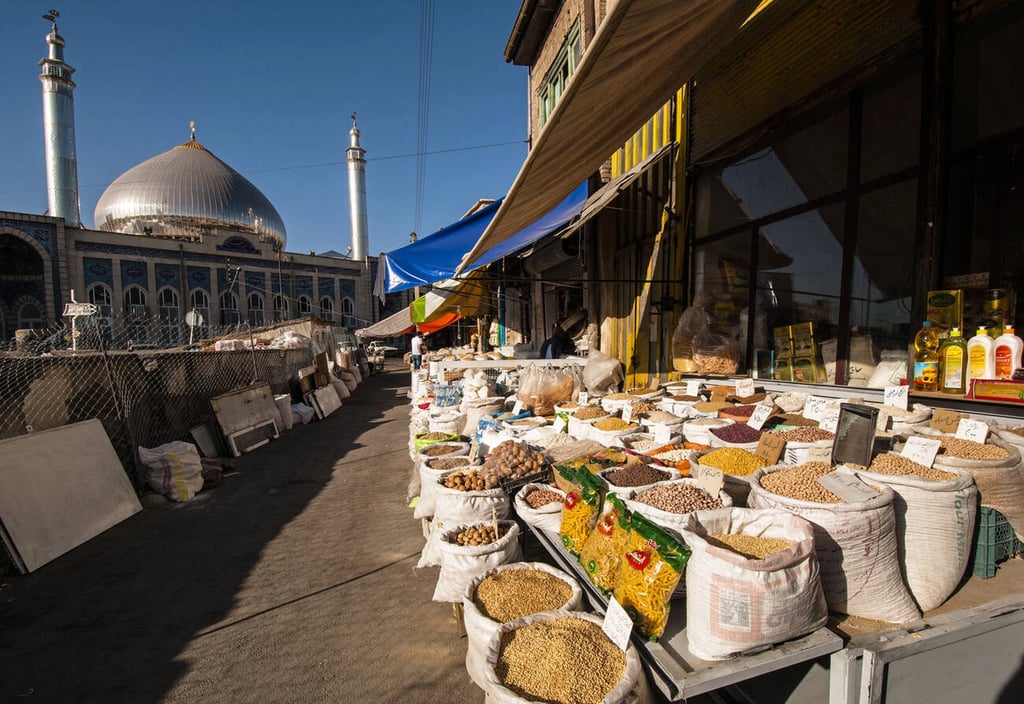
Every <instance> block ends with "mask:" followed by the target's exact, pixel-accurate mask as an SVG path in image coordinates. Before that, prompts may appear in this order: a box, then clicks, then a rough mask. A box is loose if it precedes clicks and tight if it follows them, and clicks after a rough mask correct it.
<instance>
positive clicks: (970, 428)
mask: <svg viewBox="0 0 1024 704" xmlns="http://www.w3.org/2000/svg"><path fill="white" fill-rule="evenodd" d="M988 430H989V428H988V424H987V423H982V422H981V421H980V420H970V419H969V418H961V419H960V422H959V423H958V424H957V426H956V437H958V438H960V439H961V440H971V441H972V442H979V443H984V442H985V438H987V437H988Z"/></svg>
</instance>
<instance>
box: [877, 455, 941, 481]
mask: <svg viewBox="0 0 1024 704" xmlns="http://www.w3.org/2000/svg"><path fill="white" fill-rule="evenodd" d="M868 471H869V472H877V473H878V474H914V475H917V476H919V477H921V479H929V480H931V481H933V482H948V481H952V480H954V479H956V476H957V475H955V474H953V473H952V472H943V471H942V470H941V469H935V468H933V467H926V466H924V465H923V464H919V463H917V462H914V461H913V460H911V459H907V458H906V457H904V456H903V455H900V454H898V453H896V452H883V453H882V454H880V455H878V456H877V457H875V459H873V460H872V461H871V466H870V467H868Z"/></svg>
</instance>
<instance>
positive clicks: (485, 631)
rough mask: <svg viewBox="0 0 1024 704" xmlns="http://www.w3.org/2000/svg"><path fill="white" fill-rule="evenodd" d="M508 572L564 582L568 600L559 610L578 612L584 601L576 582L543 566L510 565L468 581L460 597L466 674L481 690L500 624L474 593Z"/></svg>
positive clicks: (532, 564) (536, 563)
mask: <svg viewBox="0 0 1024 704" xmlns="http://www.w3.org/2000/svg"><path fill="white" fill-rule="evenodd" d="M509 570H535V571H537V572H545V573H547V574H549V575H551V576H552V577H556V578H558V579H561V580H562V581H564V582H565V583H566V584H567V585H569V598H568V599H566V600H565V603H564V604H561V605H560V606H559V607H558V608H561V609H567V610H570V611H575V610H577V609H579V608H580V604H581V602H582V601H583V590H582V589H581V588H580V585H579V582H577V581H576V580H575V579H573V578H572V577H570V576H569V575H567V574H566V573H565V572H563V571H562V570H560V569H557V568H555V567H552V566H551V565H548V564H545V563H543V562H511V563H507V564H504V565H501V566H499V567H495V568H493V569H489V570H487V571H486V572H482V573H480V574H478V575H477V576H476V577H474V578H473V579H472V580H470V582H469V586H468V587H466V591H465V593H464V594H463V595H462V606H463V611H462V613H463V622H464V623H465V626H466V641H467V646H468V647H467V650H466V671H467V672H469V677H470V679H472V680H473V681H474V682H476V684H477V685H478V686H480V687H484V686H485V685H486V681H485V678H484V672H483V671H484V657H485V656H486V654H487V643H488V642H489V641H490V639H491V636H492V635H494V632H495V631H496V630H498V626H500V625H501V622H499V621H495V620H494V619H492V618H490V617H489V616H487V615H486V614H484V613H483V612H482V611H481V610H480V609H479V608H478V607H477V605H476V600H475V599H476V589H477V587H478V586H480V582H482V581H484V579H486V578H487V577H490V576H492V575H496V574H501V573H503V572H508V571H509Z"/></svg>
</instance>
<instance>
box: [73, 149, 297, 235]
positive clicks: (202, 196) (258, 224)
mask: <svg viewBox="0 0 1024 704" xmlns="http://www.w3.org/2000/svg"><path fill="white" fill-rule="evenodd" d="M93 222H94V223H95V225H96V229H98V230H103V231H105V232H121V233H126V234H134V235H156V236H164V237H188V238H198V237H202V236H204V235H215V234H218V232H220V231H231V232H242V233H248V234H250V235H256V236H258V237H259V238H260V239H270V240H272V241H274V242H275V245H276V246H277V247H279V248H280V249H282V250H283V249H284V246H285V242H286V235H285V230H284V222H282V220H281V216H280V215H279V214H278V212H277V209H276V208H274V206H273V205H272V204H271V202H270V201H269V200H267V197H266V196H265V195H263V193H261V192H260V190H259V189H258V188H256V186H254V185H252V183H250V182H249V181H248V180H247V179H246V178H245V177H244V176H242V175H241V174H239V173H238V172H237V171H235V170H234V169H232V168H231V167H230V166H228V165H227V164H225V163H224V162H223V161H221V160H220V159H218V158H217V157H216V156H214V155H213V153H212V152H210V150H208V149H207V148H206V147H204V146H203V145H201V144H200V143H199V142H197V141H196V138H195V133H193V134H192V139H190V140H189V141H188V142H185V143H184V144H179V145H178V146H176V147H174V148H173V149H170V150H168V151H166V152H164V153H163V154H158V155H157V156H154V157H153V158H152V159H148V160H146V161H144V162H142V163H141V164H139V165H138V166H136V167H134V168H131V169H129V170H128V171H125V172H124V173H123V174H121V175H120V176H118V177H117V178H116V179H115V180H114V181H113V183H111V184H110V185H109V186H107V189H106V190H105V191H103V195H102V196H100V199H99V201H98V202H97V203H96V211H95V214H94V216H93Z"/></svg>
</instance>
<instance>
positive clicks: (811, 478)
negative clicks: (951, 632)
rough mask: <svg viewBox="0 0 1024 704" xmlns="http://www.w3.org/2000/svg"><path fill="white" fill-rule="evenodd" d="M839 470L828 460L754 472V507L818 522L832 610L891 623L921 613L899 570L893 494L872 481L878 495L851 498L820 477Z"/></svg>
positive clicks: (817, 543) (820, 559) (817, 537)
mask: <svg viewBox="0 0 1024 704" xmlns="http://www.w3.org/2000/svg"><path fill="white" fill-rule="evenodd" d="M832 471H839V472H845V473H847V474H852V473H851V472H849V470H845V469H839V470H836V469H835V468H834V467H832V466H831V465H829V464H826V463H824V462H805V463H804V464H799V465H775V466H773V467H765V468H763V469H759V470H757V471H756V472H754V475H753V476H752V477H751V478H750V497H749V500H748V505H749V506H750V507H751V508H777V509H783V510H785V511H789V512H790V513H793V514H796V515H798V516H800V517H802V518H805V519H807V520H808V521H809V522H810V523H811V525H813V526H814V549H815V552H816V554H817V556H818V564H819V565H820V568H821V586H822V589H824V591H825V600H826V601H827V602H828V607H829V609H831V610H832V611H837V612H839V613H843V614H849V615H850V616H859V617H861V618H870V619H874V620H877V621H888V622H890V623H906V622H908V621H913V620H914V619H916V618H918V617H919V616H920V613H919V612H918V610H917V606H915V604H914V601H913V599H911V598H910V593H909V592H908V591H907V588H906V586H905V585H904V584H903V577H902V575H901V574H900V564H899V555H898V548H897V542H896V515H895V512H894V510H893V498H894V496H895V495H894V494H893V491H892V489H890V488H889V487H887V486H884V485H883V486H872V485H870V484H868V485H867V486H869V487H871V489H873V490H874V491H875V493H876V494H877V496H875V497H874V498H871V499H867V500H865V501H857V502H855V503H847V502H845V501H843V500H842V499H841V498H839V497H838V496H836V495H835V494H833V493H832V492H831V491H829V490H828V489H826V488H825V487H824V486H822V485H821V484H820V483H819V482H818V481H817V480H818V478H819V477H821V476H824V475H825V474H828V473H830V472H832Z"/></svg>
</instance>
